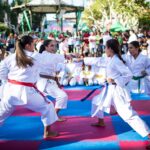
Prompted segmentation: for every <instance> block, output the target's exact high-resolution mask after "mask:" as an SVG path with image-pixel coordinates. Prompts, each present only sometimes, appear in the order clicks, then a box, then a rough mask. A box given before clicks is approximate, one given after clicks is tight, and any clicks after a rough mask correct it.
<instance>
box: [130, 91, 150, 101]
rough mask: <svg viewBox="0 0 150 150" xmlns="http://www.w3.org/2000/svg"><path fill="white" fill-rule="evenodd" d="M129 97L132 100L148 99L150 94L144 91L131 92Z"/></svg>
mask: <svg viewBox="0 0 150 150" xmlns="http://www.w3.org/2000/svg"><path fill="white" fill-rule="evenodd" d="M131 97H132V99H133V100H150V96H149V95H146V94H144V93H141V94H137V93H131Z"/></svg>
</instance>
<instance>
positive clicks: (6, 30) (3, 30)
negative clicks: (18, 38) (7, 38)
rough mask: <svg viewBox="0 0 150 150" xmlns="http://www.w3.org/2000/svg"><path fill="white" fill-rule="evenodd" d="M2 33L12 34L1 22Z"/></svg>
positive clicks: (0, 30) (0, 29)
mask: <svg viewBox="0 0 150 150" xmlns="http://www.w3.org/2000/svg"><path fill="white" fill-rule="evenodd" d="M0 32H6V33H10V29H9V28H8V27H7V26H6V25H5V24H4V23H2V22H0Z"/></svg>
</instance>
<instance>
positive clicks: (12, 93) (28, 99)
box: [0, 50, 58, 126]
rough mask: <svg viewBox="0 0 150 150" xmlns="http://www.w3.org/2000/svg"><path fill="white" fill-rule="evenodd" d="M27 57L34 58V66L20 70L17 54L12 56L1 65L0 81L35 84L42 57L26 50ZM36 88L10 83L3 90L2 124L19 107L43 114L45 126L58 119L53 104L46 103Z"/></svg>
mask: <svg viewBox="0 0 150 150" xmlns="http://www.w3.org/2000/svg"><path fill="white" fill-rule="evenodd" d="M25 53H26V55H27V56H29V57H32V58H33V63H34V64H33V66H32V67H30V66H28V67H27V68H19V67H18V66H17V65H16V54H12V55H10V56H8V57H7V58H6V59H4V60H3V61H2V62H1V63H0V79H1V80H3V79H4V80H5V79H8V80H11V81H12V80H13V81H16V82H23V83H30V84H35V83H36V81H37V78H38V75H39V74H38V73H39V68H40V57H39V55H38V53H34V52H29V51H26V50H25ZM45 100H46V98H44V97H43V96H42V95H41V94H40V93H39V92H38V91H37V90H36V89H35V88H33V87H30V86H24V85H19V84H13V83H12V82H10V81H8V82H6V83H5V86H4V89H3V95H2V100H1V101H0V124H2V123H3V121H4V120H5V119H6V118H7V117H9V116H10V115H11V113H12V112H13V110H14V109H15V107H16V106H17V105H23V106H24V107H26V108H28V109H30V110H32V111H36V112H40V113H41V120H42V122H43V125H44V126H48V125H50V124H52V123H54V122H55V121H56V120H57V119H58V117H57V115H56V112H55V109H54V106H53V103H52V102H51V103H50V104H48V102H46V101H45Z"/></svg>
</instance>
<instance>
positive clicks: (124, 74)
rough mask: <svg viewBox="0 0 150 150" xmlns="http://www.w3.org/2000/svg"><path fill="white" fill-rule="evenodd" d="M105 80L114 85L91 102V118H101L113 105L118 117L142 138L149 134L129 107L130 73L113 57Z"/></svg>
mask: <svg viewBox="0 0 150 150" xmlns="http://www.w3.org/2000/svg"><path fill="white" fill-rule="evenodd" d="M106 75H107V78H111V79H113V80H114V81H115V83H116V84H106V86H105V87H104V88H103V90H102V91H101V93H100V94H99V95H97V96H95V97H94V98H93V100H92V117H94V116H97V117H98V118H103V117H104V114H103V112H104V111H105V112H107V113H109V112H110V106H111V105H114V107H115V109H116V111H117V112H118V115H119V116H120V117H121V118H122V119H123V120H124V121H125V122H127V123H128V124H129V125H130V126H131V127H132V128H133V129H134V130H135V131H136V132H137V133H138V134H140V135H141V136H142V137H145V136H147V135H148V134H149V133H150V130H149V128H148V126H147V125H146V124H145V123H144V121H143V120H141V118H140V117H139V116H138V115H137V113H136V112H135V111H134V110H133V109H132V107H131V105H130V100H131V97H130V93H129V92H128V90H127V87H126V84H127V83H128V82H129V81H130V80H131V78H132V73H131V71H130V70H129V69H128V68H127V67H126V66H125V65H124V64H123V62H122V61H121V60H120V59H119V58H118V57H117V56H116V55H114V56H113V57H112V58H111V59H110V61H109V63H108V64H107V68H106Z"/></svg>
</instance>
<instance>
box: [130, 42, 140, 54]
mask: <svg viewBox="0 0 150 150" xmlns="http://www.w3.org/2000/svg"><path fill="white" fill-rule="evenodd" d="M128 48H129V52H130V54H131V55H132V56H133V57H134V56H137V55H138V54H139V48H136V47H135V46H134V45H132V44H129V46H128Z"/></svg>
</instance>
